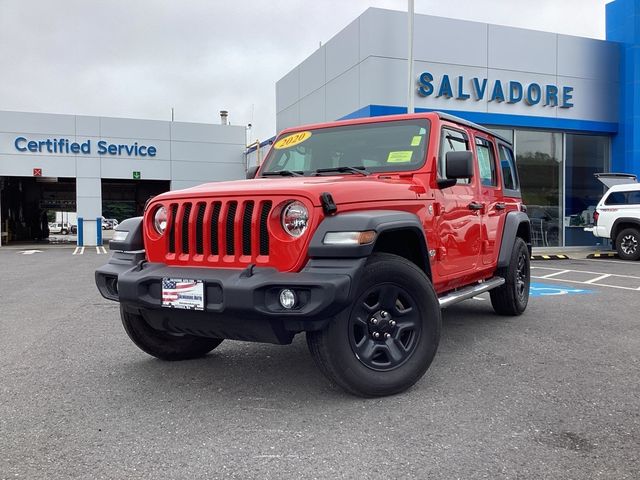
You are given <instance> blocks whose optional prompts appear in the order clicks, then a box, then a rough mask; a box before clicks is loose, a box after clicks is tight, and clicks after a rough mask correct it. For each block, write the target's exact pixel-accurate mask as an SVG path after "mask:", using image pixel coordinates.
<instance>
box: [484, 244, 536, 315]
mask: <svg viewBox="0 0 640 480" xmlns="http://www.w3.org/2000/svg"><path fill="white" fill-rule="evenodd" d="M496 276H497V277H502V278H504V280H505V283H504V285H502V286H500V287H498V288H494V289H493V290H491V291H490V292H489V295H490V297H491V305H492V306H493V309H494V310H495V312H496V313H497V314H499V315H521V314H522V313H523V312H524V311H525V309H526V308H527V304H528V303H529V286H530V282H531V255H530V253H529V248H528V247H527V244H526V243H525V242H524V240H523V239H522V238H519V237H516V239H515V242H514V243H513V250H512V251H511V257H510V260H509V265H507V266H506V267H503V268H499V269H498V270H497V271H496Z"/></svg>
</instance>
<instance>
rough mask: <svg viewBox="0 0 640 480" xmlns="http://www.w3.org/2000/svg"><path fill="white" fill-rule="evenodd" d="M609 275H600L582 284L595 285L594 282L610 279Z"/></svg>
mask: <svg viewBox="0 0 640 480" xmlns="http://www.w3.org/2000/svg"><path fill="white" fill-rule="evenodd" d="M611 275H612V274H610V273H605V274H603V275H600V276H599V277H596V278H592V279H591V280H587V281H586V282H584V283H595V282H599V281H600V280H604V279H605V278H607V277H610V276H611Z"/></svg>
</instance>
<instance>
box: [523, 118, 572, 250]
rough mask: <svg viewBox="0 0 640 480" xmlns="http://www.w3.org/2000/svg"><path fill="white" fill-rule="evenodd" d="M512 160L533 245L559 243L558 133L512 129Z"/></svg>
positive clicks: (559, 176)
mask: <svg viewBox="0 0 640 480" xmlns="http://www.w3.org/2000/svg"><path fill="white" fill-rule="evenodd" d="M515 145H516V163H517V167H518V176H519V177H520V187H521V189H522V199H523V201H524V203H525V205H527V208H528V214H529V218H530V219H531V241H532V243H533V246H534V247H556V246H560V245H562V230H561V226H562V223H561V222H562V217H561V215H560V214H561V209H562V176H563V165H562V133H558V132H544V131H533V130H516V131H515Z"/></svg>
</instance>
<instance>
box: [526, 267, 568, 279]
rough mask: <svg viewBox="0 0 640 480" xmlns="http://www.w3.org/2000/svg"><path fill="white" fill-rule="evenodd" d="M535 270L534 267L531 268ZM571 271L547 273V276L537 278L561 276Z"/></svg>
mask: <svg viewBox="0 0 640 480" xmlns="http://www.w3.org/2000/svg"><path fill="white" fill-rule="evenodd" d="M533 268H535V267H533ZM570 271H571V270H560V271H559V272H553V273H549V274H547V275H544V276H542V277H538V278H551V277H555V276H556V275H562V274H563V273H569V272H570Z"/></svg>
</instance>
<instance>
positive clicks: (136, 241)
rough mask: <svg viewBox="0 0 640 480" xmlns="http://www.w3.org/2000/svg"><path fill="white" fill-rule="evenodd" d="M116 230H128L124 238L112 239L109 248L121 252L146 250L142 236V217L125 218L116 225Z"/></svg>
mask: <svg viewBox="0 0 640 480" xmlns="http://www.w3.org/2000/svg"><path fill="white" fill-rule="evenodd" d="M115 231H116V232H127V236H126V238H125V239H124V240H118V241H116V240H111V241H110V242H109V250H116V251H119V252H138V251H142V250H144V238H143V237H142V217H132V218H127V219H126V220H123V222H122V223H120V224H118V226H117V227H116V230H115Z"/></svg>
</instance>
